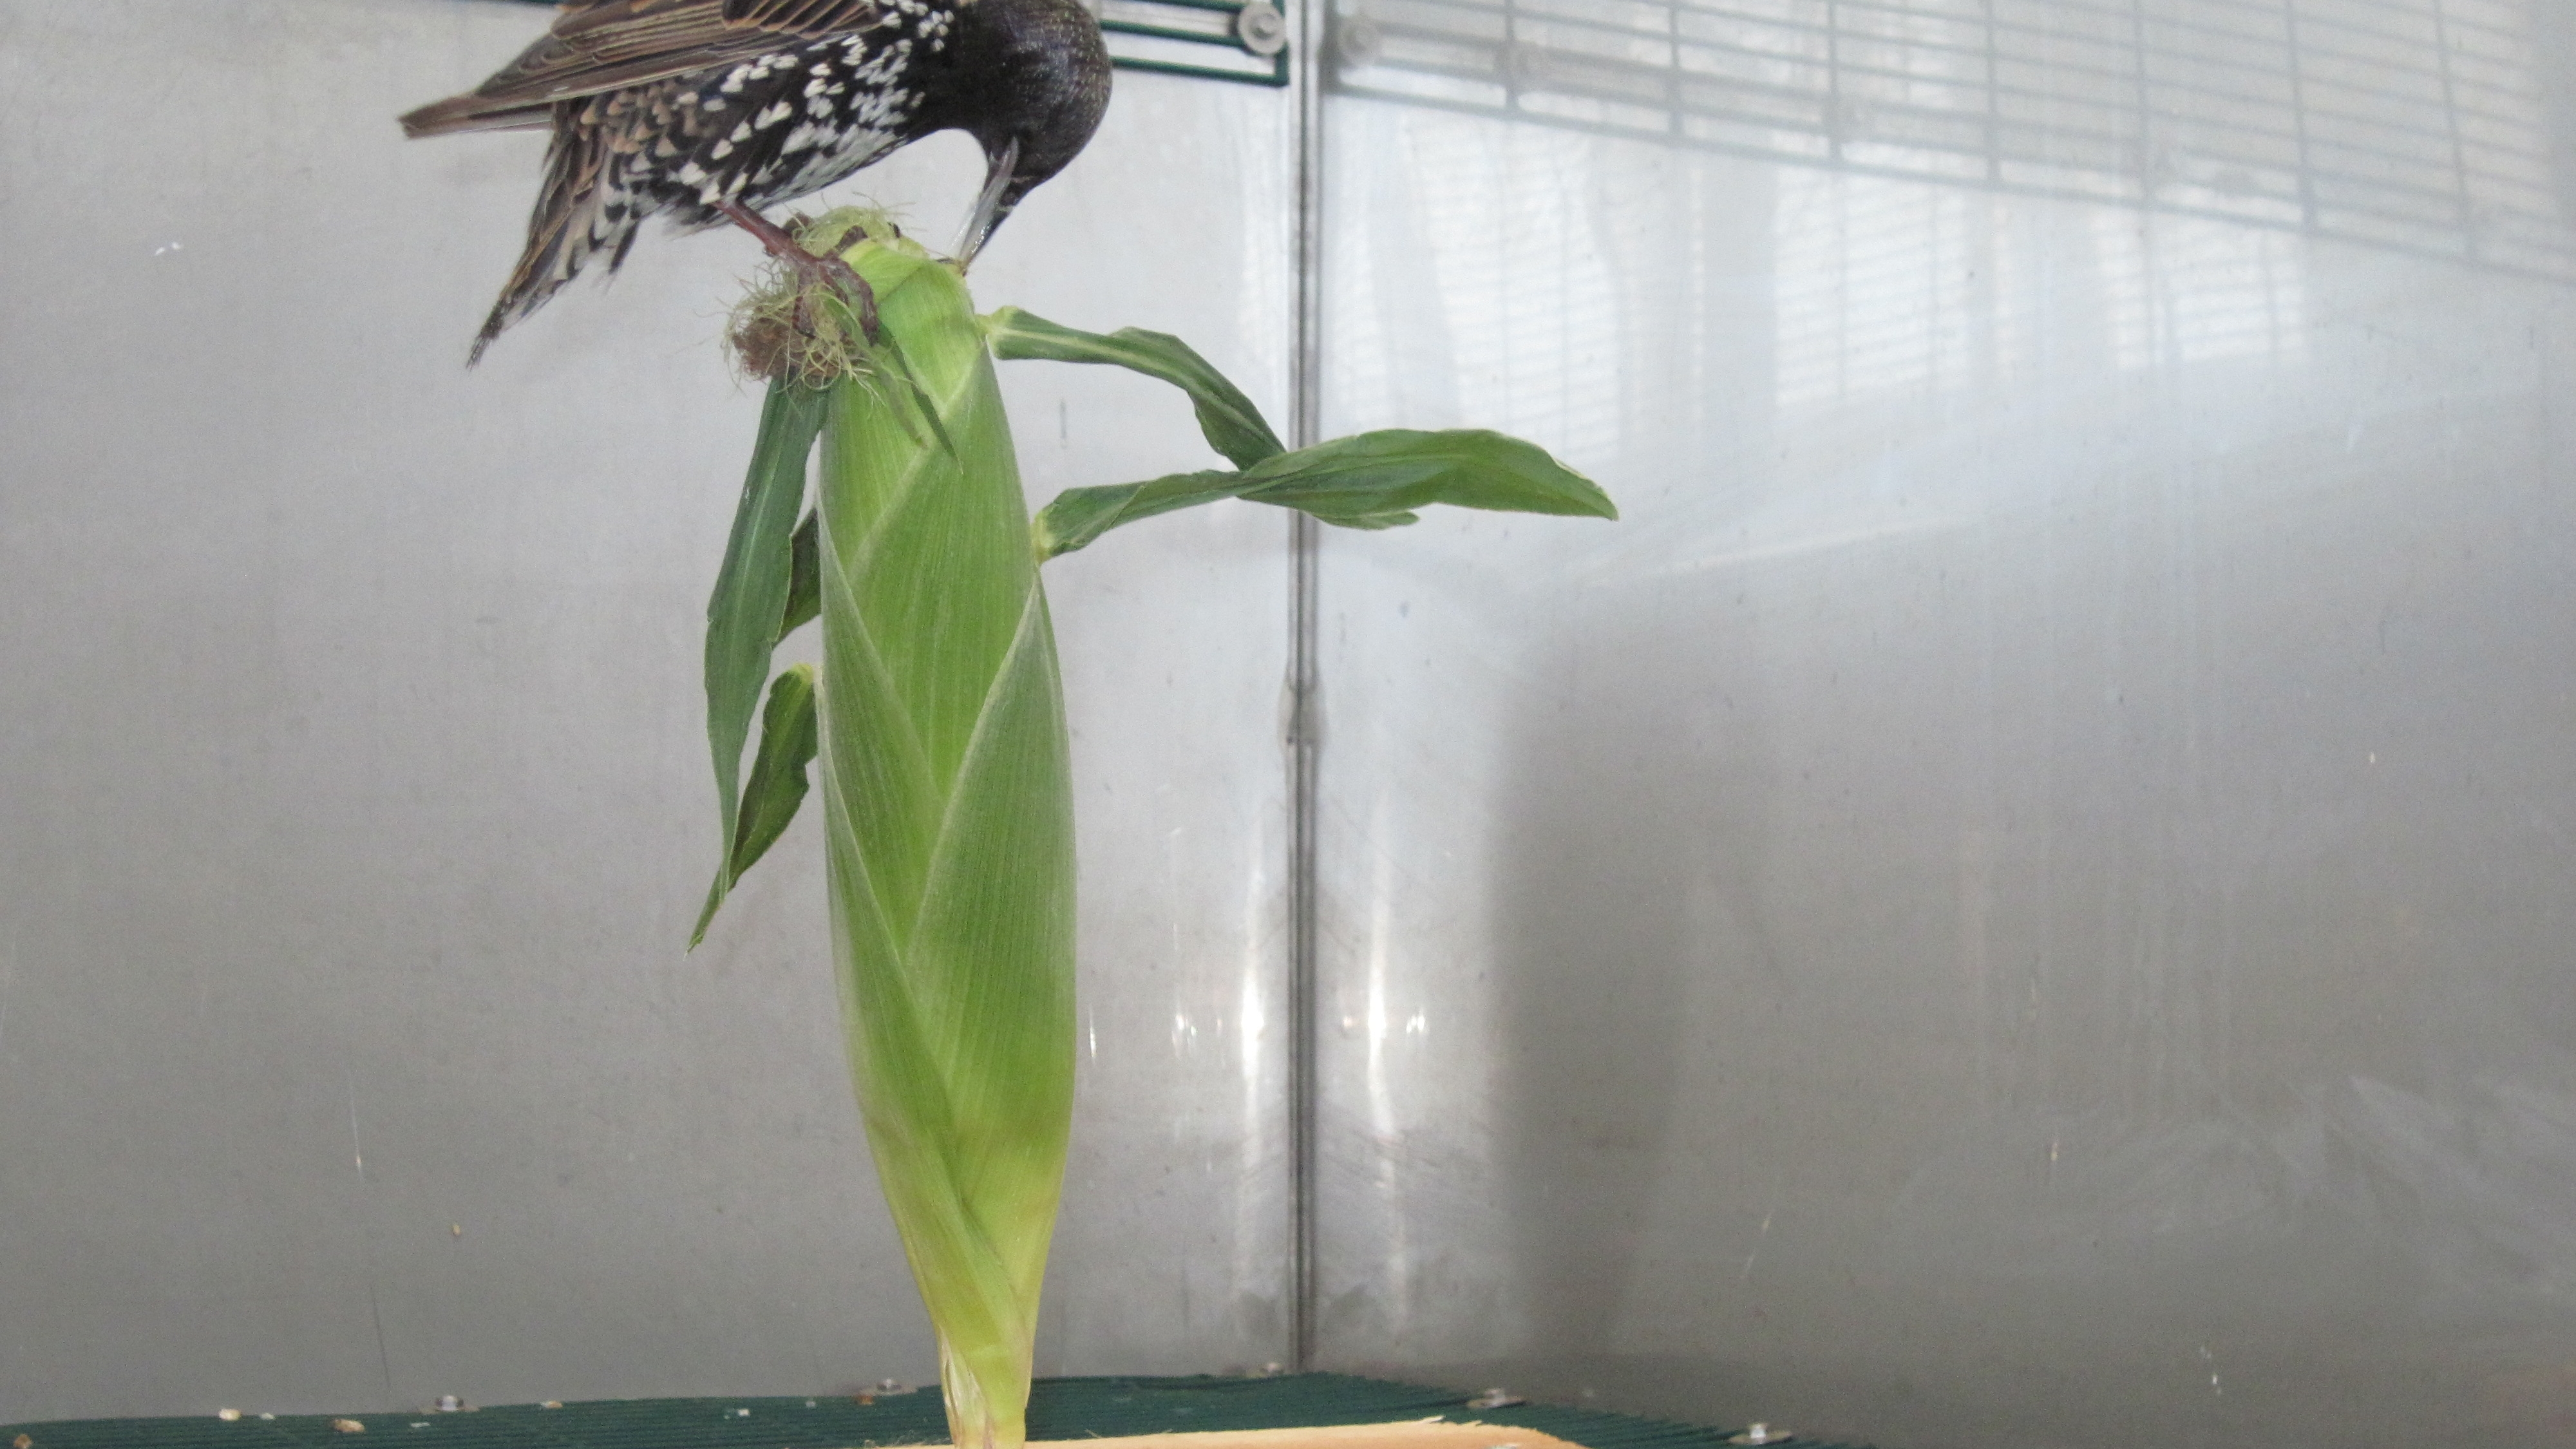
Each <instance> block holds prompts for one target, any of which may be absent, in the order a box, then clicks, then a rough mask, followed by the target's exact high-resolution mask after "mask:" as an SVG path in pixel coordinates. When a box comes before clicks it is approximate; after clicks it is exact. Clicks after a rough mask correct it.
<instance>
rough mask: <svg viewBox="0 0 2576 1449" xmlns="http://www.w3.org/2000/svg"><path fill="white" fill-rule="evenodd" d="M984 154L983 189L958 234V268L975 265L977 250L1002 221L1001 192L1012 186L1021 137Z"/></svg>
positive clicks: (1017, 162)
mask: <svg viewBox="0 0 2576 1449" xmlns="http://www.w3.org/2000/svg"><path fill="white" fill-rule="evenodd" d="M984 155H985V171H984V190H983V192H982V194H980V195H978V196H977V197H976V198H975V209H974V210H973V211H970V212H968V213H967V214H966V230H965V232H964V233H963V234H961V235H960V236H959V237H958V238H957V270H959V271H960V272H963V271H965V270H966V269H967V268H968V267H969V266H972V265H974V262H975V254H976V253H977V252H980V251H982V250H983V249H984V243H985V242H987V241H989V240H991V239H992V235H993V228H995V227H997V226H1000V225H1001V224H1002V193H1003V192H1004V191H1005V190H1007V189H1009V187H1010V184H1011V174H1012V172H1013V171H1015V170H1017V169H1018V167H1019V164H1020V138H1019V137H1017V136H1013V137H1012V138H1010V139H1009V140H1007V141H1004V142H1003V143H1002V149H1001V150H999V151H987V152H985V153H984Z"/></svg>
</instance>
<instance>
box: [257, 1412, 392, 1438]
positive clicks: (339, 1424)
mask: <svg viewBox="0 0 2576 1449" xmlns="http://www.w3.org/2000/svg"><path fill="white" fill-rule="evenodd" d="M261 1417H263V1418H265V1417H266V1416H265V1415H262V1416H261ZM331 1427H332V1428H334V1429H337V1430H339V1431H340V1432H341V1433H343V1434H363V1433H365V1432H367V1426H366V1425H364V1424H361V1423H359V1422H358V1421H357V1420H355V1419H333V1420H332V1421H331Z"/></svg>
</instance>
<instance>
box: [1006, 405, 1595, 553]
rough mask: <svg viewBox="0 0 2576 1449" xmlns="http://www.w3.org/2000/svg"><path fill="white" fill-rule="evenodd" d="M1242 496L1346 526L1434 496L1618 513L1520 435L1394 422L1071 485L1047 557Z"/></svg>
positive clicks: (1049, 518) (1403, 510)
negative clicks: (1269, 453)
mask: <svg viewBox="0 0 2576 1449" xmlns="http://www.w3.org/2000/svg"><path fill="white" fill-rule="evenodd" d="M1220 498H1244V499H1249V500H1251V501H1252V502H1255V503H1269V504H1275V505H1277V506H1279V507H1282V508H1294V509H1298V510H1300V511H1302V512H1305V513H1310V514H1313V515H1314V516H1315V517H1317V518H1319V519H1322V520H1323V521H1324V522H1326V523H1330V524H1334V525H1337V526H1339V527H1342V528H1364V529H1374V528H1396V527H1400V526H1402V525H1404V524H1408V523H1412V522H1414V521H1416V520H1417V519H1418V518H1420V516H1421V515H1420V513H1419V512H1418V511H1417V510H1419V509H1422V508H1426V507H1429V506H1430V505H1432V504H1435V503H1445V504H1448V505H1450V506H1452V507H1458V508H1481V509H1488V510H1494V511H1500V512H1509V513H1550V514H1559V515H1574V516H1582V517H1592V518H1616V517H1618V516H1619V510H1618V508H1617V507H1616V506H1615V505H1613V504H1612V503H1611V501H1610V498H1609V495H1607V494H1605V493H1603V492H1602V491H1601V489H1600V487H1599V486H1598V485H1596V484H1595V483H1593V481H1592V480H1591V479H1589V478H1586V477H1584V476H1583V475H1582V474H1580V473H1577V472H1575V471H1574V470H1573V469H1571V468H1568V467H1566V466H1565V465H1564V464H1562V463H1559V462H1558V461H1556V460H1555V459H1554V458H1552V457H1549V456H1548V454H1547V451H1546V450H1545V449H1543V448H1540V447H1538V446H1537V445H1535V444H1532V443H1525V442H1522V441H1521V440H1520V439H1518V438H1513V437H1506V436H1505V435H1503V434H1501V433H1494V432H1487V431H1485V430H1483V429H1480V428H1454V429H1449V430H1446V431H1442V432H1418V431H1414V430H1412V429H1405V428H1391V429H1387V430H1385V431H1382V432H1375V433H1360V434H1357V435H1355V436H1353V437H1348V438H1336V439H1334V440H1333V441H1331V442H1329V443H1318V444H1316V445H1315V446H1313V447H1311V448H1300V449H1298V450H1297V451H1295V452H1293V453H1281V454H1279V455H1278V456H1276V457H1272V458H1266V459H1264V460H1262V461H1261V462H1259V463H1256V464H1254V465H1253V466H1251V467H1249V468H1246V469H1244V470H1242V471H1241V472H1238V473H1219V472H1207V473H1175V474H1173V475H1171V476H1170V477H1167V478H1155V479H1151V480H1148V481H1146V482H1143V483H1120V484H1113V485H1110V486H1107V487H1099V488H1068V489H1066V490H1065V491H1064V492H1062V493H1060V494H1058V495H1056V497H1055V499H1054V500H1053V501H1052V502H1050V503H1048V504H1047V506H1046V507H1045V508H1043V509H1041V510H1039V512H1038V517H1037V522H1036V524H1035V526H1034V528H1033V534H1034V537H1035V540H1036V547H1037V554H1038V557H1039V558H1041V559H1048V558H1053V557H1055V556H1056V555H1058V554H1065V553H1071V552H1073V551H1074V550H1075V549H1078V548H1081V547H1083V546H1084V545H1086V544H1088V543H1090V542H1091V541H1092V540H1094V539H1096V538H1098V537H1100V535H1102V534H1104V533H1106V532H1108V531H1109V530H1110V529H1113V528H1116V527H1118V526H1119V525H1120V524H1125V523H1133V522H1135V521H1137V520H1138V519H1140V518H1151V517H1153V516H1154V515H1156V514H1158V513H1169V512H1171V511H1172V510H1174V509H1176V508H1188V507H1191V506H1193V505H1195V504H1200V503H1211V502H1214V501H1215V500H1217V499H1220Z"/></svg>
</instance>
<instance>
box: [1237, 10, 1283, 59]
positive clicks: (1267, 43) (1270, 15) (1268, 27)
mask: <svg viewBox="0 0 2576 1449" xmlns="http://www.w3.org/2000/svg"><path fill="white" fill-rule="evenodd" d="M1234 38H1235V41H1236V43H1237V44H1239V45H1241V46H1242V47H1243V48H1244V49H1245V50H1247V51H1249V52H1251V53H1252V54H1254V55H1258V56H1264V57H1268V56H1273V55H1277V54H1278V53H1279V52H1281V51H1283V50H1286V49H1287V48H1288V17H1287V16H1285V15H1282V14H1280V13H1279V7H1278V6H1276V5H1273V4H1271V3H1270V0H1252V3H1250V4H1248V5H1246V6H1244V7H1243V8H1242V9H1240V10H1238V11H1236V12H1234Z"/></svg>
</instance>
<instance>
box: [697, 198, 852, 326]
mask: <svg viewBox="0 0 2576 1449" xmlns="http://www.w3.org/2000/svg"><path fill="white" fill-rule="evenodd" d="M716 210H718V211H720V212H723V213H724V215H725V218H726V219H727V220H729V221H731V222H732V223H733V224H734V225H736V226H738V227H741V228H742V229H743V230H744V231H747V232H750V233H751V234H752V235H753V236H755V237H758V238H759V239H760V244H761V246H762V247H764V248H766V249H767V250H768V252H769V254H770V255H771V256H773V257H776V258H778V259H779V260H780V261H782V262H785V263H786V264H787V265H788V266H790V267H792V268H794V269H795V271H796V275H797V276H799V277H801V278H803V279H804V282H805V285H807V286H809V287H816V286H820V287H834V288H838V289H839V290H840V291H841V292H842V294H843V295H845V296H847V297H848V298H849V299H850V300H851V301H853V302H856V303H857V304H858V306H859V330H860V331H861V332H863V333H865V334H867V339H868V340H869V341H870V342H874V341H876V340H877V294H876V289H875V288H873V287H870V286H869V285H868V283H867V279H866V278H864V277H862V276H860V275H859V274H858V273H856V272H854V271H851V270H850V264H849V263H848V262H845V261H843V260H841V259H840V258H839V257H838V256H829V257H818V256H816V255H814V254H813V253H812V252H809V251H807V250H805V249H804V248H803V247H801V246H798V245H797V244H796V238H794V237H792V236H789V235H788V234H787V232H786V231H785V229H784V228H782V227H780V226H779V225H778V223H776V222H774V221H771V220H770V219H769V218H768V217H765V216H762V215H761V214H760V213H759V212H756V211H754V210H752V209H751V208H750V207H747V206H745V205H743V204H742V203H741V202H739V201H719V202H717V203H716ZM796 306H797V312H798V316H797V323H798V325H799V326H802V325H803V324H804V316H803V312H804V307H805V303H804V301H803V299H802V298H801V297H800V298H799V299H798V301H797V304H796Z"/></svg>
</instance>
